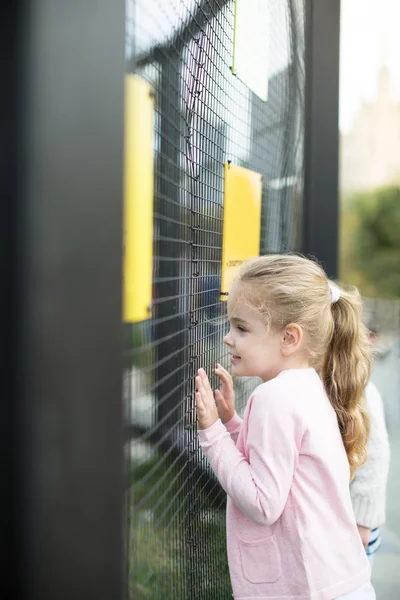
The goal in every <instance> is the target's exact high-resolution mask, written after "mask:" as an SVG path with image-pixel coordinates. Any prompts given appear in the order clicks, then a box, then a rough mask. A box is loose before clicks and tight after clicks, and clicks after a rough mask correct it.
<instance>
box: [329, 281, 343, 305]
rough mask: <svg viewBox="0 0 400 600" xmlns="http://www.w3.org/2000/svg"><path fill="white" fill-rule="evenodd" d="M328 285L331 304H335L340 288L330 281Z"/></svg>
mask: <svg viewBox="0 0 400 600" xmlns="http://www.w3.org/2000/svg"><path fill="white" fill-rule="evenodd" d="M328 285H329V290H330V292H331V304H336V302H337V301H338V300H339V298H340V289H339V288H338V287H337V285H335V284H333V283H331V282H330V281H329V282H328Z"/></svg>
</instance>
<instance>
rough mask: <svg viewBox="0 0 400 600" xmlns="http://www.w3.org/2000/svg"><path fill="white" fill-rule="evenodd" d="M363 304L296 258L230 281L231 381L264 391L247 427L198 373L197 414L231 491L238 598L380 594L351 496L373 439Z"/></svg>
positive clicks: (226, 387)
mask: <svg viewBox="0 0 400 600" xmlns="http://www.w3.org/2000/svg"><path fill="white" fill-rule="evenodd" d="M360 307H361V302H360V298H359V295H358V294H357V293H356V292H353V293H348V292H344V291H341V290H339V288H337V287H336V286H333V284H330V283H329V281H328V279H327V277H326V275H325V273H324V272H323V270H322V269H321V268H320V267H319V266H318V265H317V264H316V263H315V262H312V261H310V260H307V259H305V258H302V257H299V256H291V255H284V256H263V257H260V258H257V259H254V260H251V261H249V262H247V263H245V264H244V266H243V267H242V269H241V271H240V274H239V277H238V279H237V281H236V282H235V284H234V285H233V288H232V290H231V293H230V295H229V300H228V316H229V321H230V331H229V333H228V335H227V336H226V337H225V339H224V342H225V344H226V345H227V346H228V349H229V354H230V356H231V363H232V365H233V369H234V373H235V375H237V376H258V377H261V378H262V380H263V383H262V384H261V385H260V386H258V387H257V388H256V390H255V391H254V393H253V395H252V396H251V397H250V399H249V401H248V403H247V406H246V410H245V414H244V418H243V421H241V419H240V418H239V417H238V415H237V414H236V413H235V411H234V405H233V402H234V401H233V390H232V386H231V383H230V377H229V375H228V373H227V372H225V371H224V370H223V369H222V368H221V367H218V368H217V371H216V372H217V375H219V376H220V378H221V380H222V383H223V386H222V393H221V392H218V393H216V394H215V399H214V395H213V392H212V390H211V387H210V384H209V381H208V378H207V375H206V374H205V372H204V370H202V369H200V370H199V374H198V377H196V388H197V392H196V406H197V417H198V427H199V437H200V444H201V447H202V449H203V452H204V454H205V455H206V457H207V459H208V460H209V462H210V464H211V467H212V468H213V470H214V472H215V474H216V476H217V477H218V479H219V481H220V482H221V484H222V486H223V487H224V489H225V491H226V492H227V494H228V504H227V546H228V562H229V569H230V575H231V581H232V588H233V596H234V598H235V599H236V600H255V599H258V600H259V599H263V598H264V599H267V598H268V599H270V600H272V599H273V600H333V599H336V598H341V599H343V600H344V599H346V600H350V599H351V600H374V598H375V593H374V590H373V588H372V586H371V583H370V565H369V563H368V559H367V557H366V555H365V552H364V548H363V545H362V542H361V539H360V536H359V534H358V531H357V526H356V522H355V518H354V514H353V510H352V505H351V499H350V492H349V482H350V479H351V478H352V477H353V474H354V471H355V469H356V468H357V467H358V466H359V465H360V464H362V462H363V461H364V460H365V454H366V453H365V445H366V441H367V437H368V418H367V415H366V412H365V411H364V408H363V401H362V397H363V392H364V388H365V385H366V383H367V381H368V380H369V375H370V355H369V348H370V345H369V343H368V339H367V333H366V329H365V327H364V326H363V324H362V323H361V320H360V311H361V308H360ZM317 371H318V372H319V373H320V374H321V377H320V376H319V375H318V374H317ZM216 404H217V406H218V409H219V413H218V411H217V406H216ZM219 416H220V418H219Z"/></svg>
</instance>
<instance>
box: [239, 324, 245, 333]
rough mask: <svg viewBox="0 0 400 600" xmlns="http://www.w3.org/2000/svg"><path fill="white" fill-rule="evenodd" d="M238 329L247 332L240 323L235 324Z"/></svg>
mask: <svg viewBox="0 0 400 600" xmlns="http://www.w3.org/2000/svg"><path fill="white" fill-rule="evenodd" d="M237 328H238V330H239V331H241V332H242V333H247V329H245V328H244V327H242V325H238V326H237Z"/></svg>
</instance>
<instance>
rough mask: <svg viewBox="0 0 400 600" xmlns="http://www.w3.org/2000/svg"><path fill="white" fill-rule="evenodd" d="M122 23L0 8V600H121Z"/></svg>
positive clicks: (51, 7) (83, 6)
mask: <svg viewBox="0 0 400 600" xmlns="http://www.w3.org/2000/svg"><path fill="white" fill-rule="evenodd" d="M124 13H125V11H124V4H123V3H119V4H118V3H117V4H115V3H110V2H108V1H107V0H100V2H97V3H96V7H95V12H93V3H91V2H88V1H85V0H83V1H82V0H81V1H80V2H72V3H71V2H67V3H66V2H64V1H63V0H53V1H52V2H49V1H46V0H42V1H41V2H30V3H29V2H26V3H22V2H18V1H16V2H14V3H6V4H5V6H4V7H3V8H2V17H1V19H0V23H1V25H0V28H1V36H0V39H1V43H2V52H1V56H2V59H3V61H5V69H4V70H3V77H4V81H7V93H4V94H2V95H1V97H2V109H3V110H1V111H0V123H1V125H0V128H1V140H2V152H1V164H2V174H1V178H0V179H1V184H0V185H1V186H2V191H3V197H5V200H6V202H5V206H4V209H3V213H2V218H1V219H0V223H1V225H0V227H1V235H0V239H1V242H2V253H1V260H2V263H1V264H2V284H3V293H2V302H3V303H4V306H3V311H2V317H3V325H4V329H3V328H2V331H4V335H3V337H2V346H3V348H4V349H5V351H6V358H5V360H4V361H2V366H3V368H4V376H3V378H2V381H3V383H4V384H5V386H6V392H4V393H3V400H4V406H5V409H4V412H3V414H2V435H1V436H0V438H1V443H2V448H1V450H2V452H1V454H2V458H3V460H5V469H4V471H3V472H2V475H3V478H4V479H3V483H4V484H5V485H4V486H2V493H1V494H0V498H1V511H0V513H1V519H2V520H1V523H2V528H1V535H0V539H1V545H2V550H3V552H2V558H3V562H2V577H1V583H0V588H1V593H0V596H1V597H2V598H3V597H4V598H11V597H12V598H16V597H23V598H24V600H28V599H30V598H32V599H34V600H54V598H57V599H58V600H64V599H65V600H67V599H68V600H70V599H71V598H74V599H76V600H80V599H82V600H83V599H85V600H87V599H89V598H96V600H102V599H104V600H109V599H110V598H112V599H115V600H117V599H118V598H121V597H122V595H123V590H122V587H123V541H122V532H123V453H122V448H123V444H122V408H121V404H122V389H121V388H122V328H121V281H122V269H121V263H122V196H123V193H122V181H123V92H124V25H125V14H124ZM105 32H107V34H106V35H105ZM7 73H8V75H9V76H10V77H7ZM3 246H4V247H3Z"/></svg>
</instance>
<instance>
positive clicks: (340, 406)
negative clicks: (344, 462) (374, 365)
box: [237, 254, 371, 478]
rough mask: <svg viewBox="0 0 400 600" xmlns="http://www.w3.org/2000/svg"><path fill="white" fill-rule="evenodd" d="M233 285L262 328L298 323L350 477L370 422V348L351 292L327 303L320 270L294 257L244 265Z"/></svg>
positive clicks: (324, 278)
mask: <svg viewBox="0 0 400 600" xmlns="http://www.w3.org/2000/svg"><path fill="white" fill-rule="evenodd" d="M237 282H238V283H239V285H240V283H243V284H244V285H243V286H240V287H241V288H242V292H243V293H244V295H245V297H246V299H247V300H249V301H250V303H251V304H252V305H253V306H254V307H255V308H256V309H257V310H258V311H259V312H260V315H261V317H262V319H263V321H264V322H265V324H266V326H267V328H269V329H275V330H279V329H281V328H283V327H286V326H287V325H289V323H297V324H299V325H300V326H301V327H302V329H303V331H304V340H305V342H306V344H307V349H308V351H309V358H310V365H311V366H313V367H314V368H315V369H316V370H317V371H318V372H319V374H320V376H321V379H322V381H323V384H324V387H325V390H326V393H327V395H328V398H329V400H330V402H331V404H332V406H333V408H334V409H335V411H336V415H337V419H338V424H339V428H340V432H341V435H342V439H343V443H344V447H345V449H346V453H347V458H348V461H349V465H350V475H351V478H353V476H354V472H355V470H356V469H357V468H358V467H359V466H361V465H362V464H363V463H364V462H365V460H366V457H367V452H366V443H367V440H368V435H369V419H368V414H367V412H366V409H365V406H364V390H365V387H366V385H367V383H368V380H369V377H370V371H371V344H370V342H369V340H368V331H367V328H366V327H365V325H364V324H363V321H362V302H361V298H360V295H359V293H358V291H357V289H356V288H353V289H351V290H347V291H345V290H343V289H342V288H340V297H339V299H338V301H337V302H335V303H334V304H332V302H331V293H330V287H329V281H328V278H327V276H326V274H325V272H324V270H323V269H322V268H321V267H320V265H319V264H318V263H317V262H315V261H313V260H309V259H306V258H304V257H302V256H298V255H292V254H287V255H269V256H261V257H259V258H255V259H252V260H250V261H247V262H246V263H244V264H243V265H242V267H241V269H240V271H239V276H238V278H237Z"/></svg>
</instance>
